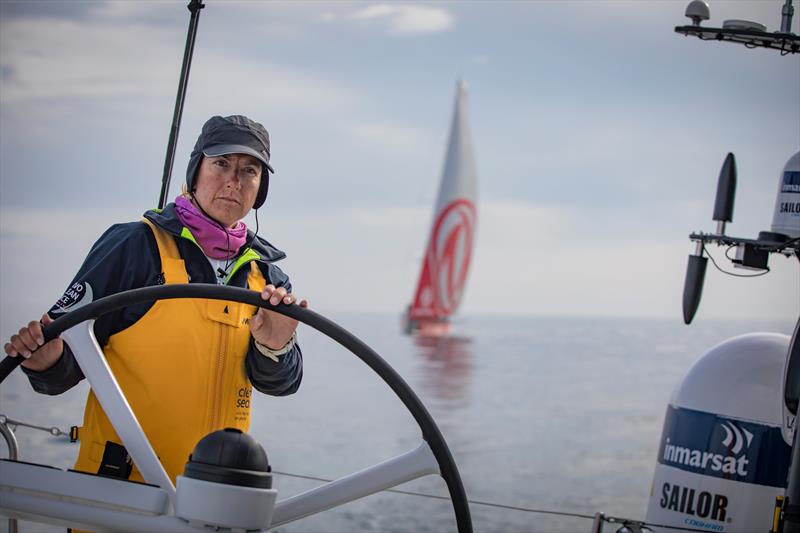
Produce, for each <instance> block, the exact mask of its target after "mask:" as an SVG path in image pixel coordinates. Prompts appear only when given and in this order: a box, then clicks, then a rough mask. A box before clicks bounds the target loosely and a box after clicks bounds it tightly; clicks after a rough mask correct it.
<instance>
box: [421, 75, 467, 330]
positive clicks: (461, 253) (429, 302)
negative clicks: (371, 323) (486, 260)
mask: <svg viewBox="0 0 800 533" xmlns="http://www.w3.org/2000/svg"><path fill="white" fill-rule="evenodd" d="M476 174H477V173H476V171H475V160H474V158H473V155H472V139H471V136H470V132H469V124H468V122H467V90H466V87H465V85H464V82H463V81H459V82H458V85H457V88H456V98H455V105H454V107H453V122H452V124H451V126H450V139H449V141H448V146H447V155H446V156H445V162H444V170H443V172H442V181H441V184H440V186H439V195H438V197H437V199H436V205H435V208H434V215H433V222H432V224H431V230H430V232H429V234H428V235H429V236H428V245H427V247H426V249H425V257H424V258H423V260H422V270H421V272H420V276H419V282H418V283H417V289H416V291H415V292H414V299H413V300H412V302H411V305H409V307H408V310H407V312H406V316H405V330H406V332H408V333H415V332H417V333H420V334H428V335H442V334H447V333H448V332H449V331H450V317H451V316H452V315H453V313H455V312H456V310H457V309H458V306H459V304H460V303H461V298H462V296H463V294H464V288H465V285H466V282H467V275H468V273H469V266H470V262H471V260H472V252H473V247H474V242H475V231H476V228H477V222H478V212H477V208H476V205H477V199H478V187H477V175H476Z"/></svg>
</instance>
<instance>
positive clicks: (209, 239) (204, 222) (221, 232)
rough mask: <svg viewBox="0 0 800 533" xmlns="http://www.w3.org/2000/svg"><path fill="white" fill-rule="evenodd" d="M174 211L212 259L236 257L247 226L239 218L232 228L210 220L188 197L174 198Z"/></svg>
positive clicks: (242, 242) (245, 235) (242, 243)
mask: <svg viewBox="0 0 800 533" xmlns="http://www.w3.org/2000/svg"><path fill="white" fill-rule="evenodd" d="M175 213H176V214H177V215H178V219H180V221H181V223H182V224H183V225H184V226H186V228H188V229H189V231H191V232H192V236H194V238H195V240H196V241H197V244H199V245H200V248H202V249H203V253H205V254H206V255H207V256H208V257H210V258H212V259H231V258H232V257H236V254H237V253H238V252H239V248H241V247H242V246H243V245H244V243H245V242H246V241H247V226H245V225H244V222H242V221H241V220H240V221H239V222H237V223H236V225H235V226H234V227H232V228H223V226H222V224H220V223H219V222H216V221H214V220H211V219H210V218H208V217H207V216H206V215H205V214H203V212H202V211H200V210H199V209H198V208H197V206H196V205H194V204H193V203H192V202H191V201H189V199H188V198H185V197H183V196H178V197H177V198H176V199H175Z"/></svg>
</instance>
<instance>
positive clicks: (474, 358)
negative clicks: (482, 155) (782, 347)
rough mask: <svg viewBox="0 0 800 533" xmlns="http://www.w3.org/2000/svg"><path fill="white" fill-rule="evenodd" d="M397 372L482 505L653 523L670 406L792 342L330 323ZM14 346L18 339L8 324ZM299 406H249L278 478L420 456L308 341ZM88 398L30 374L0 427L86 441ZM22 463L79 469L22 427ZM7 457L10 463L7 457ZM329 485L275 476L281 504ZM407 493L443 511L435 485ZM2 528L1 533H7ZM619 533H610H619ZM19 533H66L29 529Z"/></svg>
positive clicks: (422, 519) (395, 424)
mask: <svg viewBox="0 0 800 533" xmlns="http://www.w3.org/2000/svg"><path fill="white" fill-rule="evenodd" d="M329 317H330V318H332V319H334V320H335V321H336V322H337V323H339V324H340V325H342V326H343V327H345V328H346V329H348V330H350V331H351V332H353V333H354V334H355V335H356V336H358V337H359V338H361V339H362V340H363V341H365V342H366V343H367V344H369V345H370V346H371V347H372V348H373V349H375V350H376V351H377V352H378V353H380V354H381V356H382V357H383V358H384V359H385V360H386V361H388V362H389V363H390V364H391V365H392V366H393V367H394V368H395V369H396V370H397V371H398V372H399V373H400V375H401V376H402V377H403V378H404V379H405V380H406V381H407V382H408V384H409V385H411V387H412V388H413V389H414V390H415V391H416V393H417V394H418V396H419V397H420V398H421V400H422V401H423V403H424V404H425V406H426V407H427V409H428V410H429V411H430V413H431V414H432V415H433V417H434V419H435V420H436V422H437V424H438V426H439V428H440V430H441V431H442V433H443V435H444V437H445V439H446V440H447V442H448V444H449V446H450V449H451V451H452V453H453V456H454V458H455V460H456V463H457V464H458V467H459V470H460V472H461V476H462V478H463V481H464V485H465V488H466V492H467V495H468V497H469V498H470V499H471V500H476V501H481V502H490V503H497V504H503V505H508V506H515V507H522V508H527V509H537V510H541V511H555V512H561V513H574V514H580V515H593V514H594V513H595V512H597V511H602V512H604V513H606V515H611V516H616V517H625V518H632V519H638V520H643V519H644V515H645V511H646V507H647V499H648V496H649V492H650V485H651V481H652V476H653V471H654V468H655V460H656V452H657V448H658V440H659V437H660V434H661V425H662V422H663V417H664V413H665V410H666V406H667V402H668V400H669V397H670V393H671V391H672V389H673V387H674V386H675V384H676V383H678V382H679V380H680V379H681V378H682V376H683V375H684V374H685V373H686V371H687V370H688V369H689V367H690V366H691V365H692V363H693V362H694V361H696V360H697V359H698V358H699V357H700V356H702V355H703V354H704V353H705V352H706V351H708V350H709V349H710V348H711V347H713V346H714V345H716V344H718V343H719V342H721V341H723V340H725V339H727V338H730V337H732V336H736V335H740V334H744V333H750V332H754V331H776V332H780V333H784V334H787V335H790V334H791V332H792V329H793V327H794V323H792V322H791V321H786V322H771V323H770V322H753V321H749V322H744V321H715V320H704V319H702V317H700V318H698V320H697V322H696V323H695V324H693V325H691V326H685V325H683V323H682V322H681V321H680V319H679V318H678V317H675V318H674V319H644V318H595V317H584V318H557V317H542V316H527V317H525V316H513V317H498V316H486V317H481V316H464V317H461V318H459V319H458V320H457V321H456V322H455V324H454V327H453V334H452V335H450V336H448V337H440V338H421V337H409V336H406V335H404V334H403V333H402V331H401V324H400V318H399V316H395V315H391V314H359V315H355V314H332V315H330V316H329ZM3 329H4V334H5V330H6V329H7V325H6V324H4V327H3ZM299 337H300V343H301V346H302V349H303V354H304V361H305V363H304V365H305V366H304V377H303V384H302V386H301V388H300V391H299V392H298V393H297V394H295V395H292V396H288V397H283V398H274V397H268V396H263V395H258V394H256V395H255V396H254V398H253V421H252V428H251V433H252V434H253V435H254V436H255V437H256V438H257V439H258V440H259V441H260V442H261V443H262V444H263V445H264V447H265V449H266V451H267V454H268V456H269V461H270V463H271V465H272V467H273V469H274V470H275V471H278V472H283V473H289V474H297V475H303V476H310V477H316V478H324V479H336V478H339V477H342V476H344V475H347V474H350V473H352V472H355V471H358V470H360V469H362V468H365V467H368V466H370V465H373V464H375V463H377V462H380V461H383V460H385V459H388V458H391V457H394V456H396V455H399V454H401V453H404V452H406V451H409V450H411V449H413V448H415V447H416V446H417V444H419V443H420V442H421V433H420V430H419V429H418V427H417V425H416V423H415V422H414V419H413V418H412V417H411V415H410V414H409V413H408V412H407V411H406V410H405V407H404V406H403V405H402V403H401V402H400V401H399V400H398V399H397V398H396V397H395V396H394V394H393V393H392V391H391V390H390V389H389V387H388V386H387V385H386V384H384V383H383V382H382V381H381V380H380V379H379V378H378V377H377V376H376V375H375V374H374V373H373V372H372V371H371V370H370V369H369V368H368V367H367V366H366V365H365V364H364V363H362V362H361V361H360V360H359V359H357V358H356V357H355V356H353V355H352V354H350V353H349V352H347V351H346V350H345V349H344V348H342V347H341V346H339V345H337V344H335V343H334V342H333V341H330V340H329V339H327V338H326V337H324V336H322V335H321V334H319V333H317V332H316V331H314V330H311V329H309V328H308V327H306V326H303V325H301V327H300V332H299ZM86 390H87V388H86V386H85V384H81V385H80V386H78V387H76V388H75V389H74V390H72V391H69V392H68V393H66V394H64V395H61V396H58V397H47V396H41V395H37V394H35V393H33V392H32V391H31V389H30V387H29V386H28V385H27V381H26V380H25V379H24V376H23V375H22V373H21V372H15V373H14V375H12V376H11V377H10V378H9V379H8V380H7V382H6V383H4V384H3V386H2V390H0V413H3V414H6V415H7V416H9V417H11V418H16V419H22V420H25V421H29V422H32V423H36V424H39V425H43V426H48V427H49V426H57V427H60V428H62V429H68V428H69V426H72V425H80V422H81V413H82V406H83V402H84V399H85V395H86ZM16 434H17V437H18V439H19V441H20V449H21V459H23V460H26V461H32V462H41V463H49V464H54V465H56V466H60V467H63V468H66V467H69V466H71V464H72V461H73V460H74V457H75V454H76V451H77V445H74V444H69V443H68V442H67V441H66V439H64V438H60V439H59V438H54V437H51V436H49V435H47V434H46V433H44V432H40V431H34V430H30V429H27V428H23V427H20V428H18V430H17V433H16ZM0 453H5V447H4V445H2V444H0ZM319 484H321V482H320V481H315V480H311V479H301V478H295V477H290V476H286V475H282V474H281V475H276V477H275V484H274V486H275V488H277V489H278V491H279V495H280V496H279V499H282V498H285V497H288V496H291V495H294V494H297V493H300V492H303V491H306V490H309V489H311V488H313V487H315V486H318V485H319ZM399 488H400V489H402V490H406V491H412V492H418V493H423V494H432V495H439V496H446V495H447V490H446V487H445V484H444V482H443V481H442V480H441V479H440V478H439V477H438V476H428V477H425V478H421V479H419V480H415V481H413V482H409V483H406V484H404V485H402V486H401V487H399ZM471 512H472V519H473V523H474V527H475V530H476V531H486V532H490V531H491V532H495V531H509V532H514V531H519V532H523V531H524V532H528V531H562V532H572V531H576V532H580V531H586V532H588V531H590V529H591V520H588V519H586V518H577V517H566V516H561V515H555V514H548V513H534V512H526V511H520V510H510V509H501V508H496V507H491V506H486V505H477V504H473V505H471ZM4 526H5V524H4V523H2V525H0V530H1V529H2V527H4ZM610 527H612V526H607V528H610ZM21 530H22V531H40V530H48V531H53V530H56V529H54V528H49V529H48V528H42V527H41V526H35V525H33V524H30V523H24V524H23V525H22V527H21ZM453 530H455V521H454V517H453V512H452V509H451V507H450V504H449V502H448V501H446V500H441V499H431V498H425V497H421V496H412V495H405V494H395V493H380V494H377V495H373V496H370V497H367V498H365V499H363V500H360V501H358V502H353V503H350V504H347V505H344V506H342V507H339V508H337V509H334V510H331V511H327V512H325V513H321V514H319V515H316V516H312V517H308V518H305V519H302V520H299V521H297V522H294V523H291V524H287V525H285V526H282V527H280V528H278V531H285V532H316V531H320V532H367V531H414V532H422V531H431V532H438V531H453Z"/></svg>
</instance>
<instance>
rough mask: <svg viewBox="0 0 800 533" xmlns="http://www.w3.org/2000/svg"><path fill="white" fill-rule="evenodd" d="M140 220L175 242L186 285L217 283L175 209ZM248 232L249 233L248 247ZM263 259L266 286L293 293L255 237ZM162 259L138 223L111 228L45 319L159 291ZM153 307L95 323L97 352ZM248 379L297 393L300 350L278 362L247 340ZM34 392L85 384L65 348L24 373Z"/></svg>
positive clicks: (237, 277)
mask: <svg viewBox="0 0 800 533" xmlns="http://www.w3.org/2000/svg"><path fill="white" fill-rule="evenodd" d="M144 216H145V217H146V218H147V219H148V220H150V221H151V222H153V223H154V224H156V225H158V226H159V227H161V228H163V229H164V230H166V231H167V232H168V233H170V234H172V235H174V236H176V239H175V241H176V243H177V246H178V252H179V253H180V255H181V257H182V258H183V260H184V264H185V265H186V271H187V274H188V275H189V282H190V283H217V274H216V273H215V272H214V271H213V269H212V267H211V264H210V263H209V262H208V259H206V257H205V255H204V254H203V251H202V250H201V249H200V247H199V246H198V245H197V244H195V243H194V242H192V241H191V240H189V239H186V238H182V237H180V234H181V231H182V230H183V225H182V224H181V222H180V220H179V219H178V217H177V215H176V214H175V206H174V204H169V205H167V207H166V208H165V209H164V210H163V211H162V212H157V211H148V212H146V213H145V214H144ZM252 238H253V234H252V232H250V231H248V238H247V242H251V240H252ZM250 247H251V248H252V249H253V251H255V252H256V253H257V254H258V255H259V256H260V257H261V259H259V260H257V261H256V262H257V264H258V267H259V269H260V270H261V273H262V274H263V276H264V279H266V281H267V283H271V284H273V285H274V286H276V287H286V289H287V290H289V291H290V290H291V288H292V286H291V283H290V282H289V277H288V276H287V275H286V274H284V273H283V271H282V270H281V269H280V268H278V267H277V266H275V265H274V264H273V262H274V261H278V260H280V259H283V258H284V257H286V254H285V253H283V252H282V251H280V250H278V249H277V248H275V247H274V246H272V245H271V244H270V243H268V242H267V241H266V240H264V239H261V238H260V237H256V238H255V240H254V241H252V244H251V246H250ZM249 271H250V269H249V268H240V269H239V270H238V271H237V272H236V273H235V274H234V275H233V277H232V278H231V279H230V280H228V283H227V284H228V285H229V286H232V287H244V288H246V287H247V275H248V273H249ZM161 272H162V271H161V257H160V255H159V252H158V246H157V244H156V240H155V237H154V236H153V232H152V231H151V230H150V228H148V227H147V225H146V224H145V223H144V222H142V221H138V222H129V223H125V224H116V225H114V226H111V228H109V229H108V230H107V231H106V232H105V233H104V234H103V235H102V236H101V237H100V239H99V240H98V241H97V242H96V243H95V244H94V246H92V249H91V250H90V251H89V255H88V256H87V257H86V260H85V261H84V262H83V265H82V266H81V268H80V270H79V271H78V273H77V275H76V276H75V278H74V279H73V281H72V283H70V286H69V288H68V289H67V290H66V291H65V293H64V295H63V296H62V297H61V298H60V299H59V300H58V302H56V304H55V305H54V306H53V307H52V308H51V309H50V311H49V312H48V314H49V315H50V316H51V317H52V318H58V317H59V316H61V315H63V314H64V313H65V312H69V311H70V310H72V309H76V308H78V307H81V306H83V305H86V304H88V303H91V302H92V301H94V300H98V299H100V298H103V297H104V296H109V295H111V294H116V293H118V292H122V291H126V290H129V289H134V288H139V287H148V286H153V285H162V284H163V283H164V279H163V275H162V273H161ZM153 304H154V302H148V303H144V304H138V305H132V306H129V307H126V308H124V309H121V310H117V311H113V312H110V313H107V314H105V315H103V316H101V317H99V318H98V319H97V321H96V322H95V325H94V333H95V336H96V337H97V342H98V343H99V344H100V346H105V345H106V343H107V342H108V339H109V337H111V335H114V334H115V333H119V332H120V331H122V330H124V329H127V328H129V327H131V326H132V325H133V324H135V323H136V322H137V321H138V320H139V319H140V318H142V317H143V316H144V315H145V313H147V311H149V310H150V308H151V307H152V306H153ZM245 367H246V371H247V377H248V378H249V379H250V382H251V383H252V384H253V386H254V387H255V388H256V389H257V390H259V391H261V392H263V393H265V394H270V395H273V396H283V395H287V394H292V393H294V392H295V391H297V389H298V387H299V386H300V381H301V380H302V378H303V355H302V352H301V351H300V345H299V344H298V343H295V345H294V347H293V348H292V349H291V350H290V351H289V352H287V353H286V354H284V355H282V356H280V358H279V360H278V362H277V363H276V362H274V361H273V360H272V359H270V358H268V357H265V356H264V355H262V354H261V353H260V352H258V351H257V350H256V348H255V345H254V344H253V341H252V339H251V341H250V348H249V350H248V352H247V357H246V358H245ZM23 370H24V371H25V373H26V374H27V376H28V379H29V380H30V382H31V385H32V386H33V388H34V389H35V390H36V391H37V392H40V393H43V394H61V393H62V392H64V391H66V390H68V389H70V388H72V387H73V386H75V385H76V384H77V383H78V382H79V381H80V380H82V379H83V378H84V376H83V373H82V372H81V370H80V368H79V367H78V364H77V363H76V361H75V357H74V356H73V354H72V351H71V350H70V348H69V346H67V345H66V344H65V345H64V354H63V355H62V356H61V358H60V359H59V360H58V362H57V363H56V364H55V365H53V366H52V367H50V368H48V369H47V370H44V371H42V372H36V371H33V370H29V369H27V368H24V367H23Z"/></svg>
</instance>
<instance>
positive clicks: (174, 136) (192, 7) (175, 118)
mask: <svg viewBox="0 0 800 533" xmlns="http://www.w3.org/2000/svg"><path fill="white" fill-rule="evenodd" d="M186 7H187V8H188V9H189V12H190V13H191V15H190V18H189V31H188V32H187V34H186V47H185V48H184V50H183V64H182V65H181V77H180V79H179V80H178V94H177V96H176V97H175V110H174V112H173V115H172V126H171V127H170V129H169V141H168V142H167V155H166V157H165V159H164V174H163V176H162V178H161V193H160V194H159V196H158V207H159V209H163V208H164V206H166V205H167V195H168V194H169V182H170V180H171V179H172V164H173V162H174V161H175V147H176V146H177V144H178V132H179V130H180V128H181V117H182V116H183V102H184V100H185V99H186V84H187V83H189V69H191V68H192V55H193V54H194V42H195V39H196V37H197V23H198V22H199V20H200V10H201V9H203V8H204V7H206V6H205V4H203V0H190V1H189V5H188V6H186Z"/></svg>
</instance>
